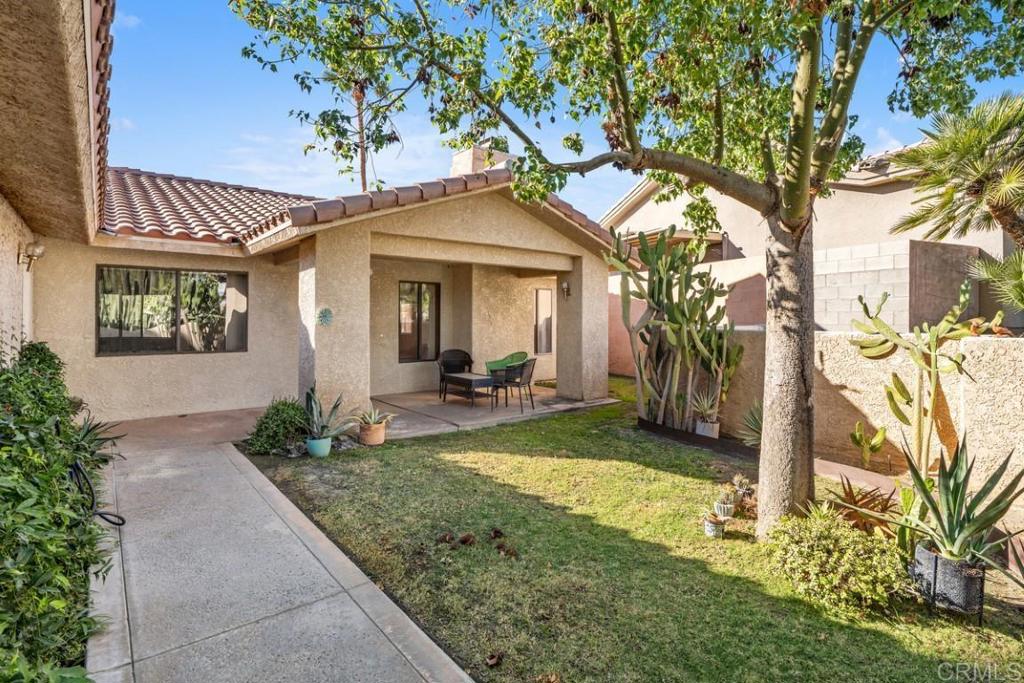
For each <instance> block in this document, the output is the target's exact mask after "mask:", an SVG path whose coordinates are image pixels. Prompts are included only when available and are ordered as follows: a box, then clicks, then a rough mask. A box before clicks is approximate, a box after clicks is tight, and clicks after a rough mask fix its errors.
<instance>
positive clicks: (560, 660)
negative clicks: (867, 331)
mask: <svg viewBox="0 0 1024 683" xmlns="http://www.w3.org/2000/svg"><path fill="white" fill-rule="evenodd" d="M613 390H614V391H618V392H619V393H620V394H627V393H628V390H629V387H628V384H626V383H625V382H624V381H620V380H616V379H614V378H613ZM626 398H628V397H626ZM634 424H635V417H634V415H633V413H632V412H631V406H630V404H629V402H628V400H627V402H625V403H624V404H621V405H615V406H609V407H604V408H599V409H594V410H590V411H587V412H579V413H569V414H563V415H559V416H555V417H550V418H545V419H541V420H536V421H529V422H521V423H516V424H512V425H509V426H503V427H496V428H492V429H487V430H481V431H472V432H462V433H456V434H448V435H443V436H437V437H428V438H422V439H415V440H410V441H405V442H398V443H392V444H388V445H385V446H383V447H380V448H376V449H373V450H370V449H354V450H351V451H347V452H345V453H342V454H337V455H334V456H332V457H331V458H330V459H328V460H326V461H313V460H309V459H304V460H297V461H291V460H281V459H273V458H253V460H254V462H256V463H257V465H259V466H260V467H261V468H262V469H263V470H264V471H265V472H266V473H267V474H268V476H270V477H271V478H272V479H273V480H274V481H275V482H276V483H277V485H278V486H279V487H280V488H281V489H282V490H283V491H284V492H285V493H286V494H287V495H288V496H289V497H291V498H292V499H293V500H294V501H296V503H297V504H298V505H299V506H300V507H302V508H303V509H304V510H305V511H306V512H307V513H308V514H309V515H310V516H311V517H312V518H313V519H314V520H315V521H316V522H317V523H318V524H319V525H320V526H321V527H322V528H323V529H324V530H325V531H326V533H327V534H328V535H329V536H330V537H331V538H332V539H334V540H335V542H336V543H338V545H339V546H340V547H342V548H343V549H344V550H345V551H346V552H348V553H349V554H350V555H351V556H352V557H353V558H354V559H355V560H356V561H357V562H358V563H359V564H360V565H361V566H362V567H363V568H364V570H365V571H367V573H368V574H369V575H370V576H371V577H372V578H373V579H374V580H375V581H376V582H377V583H378V584H380V585H381V586H382V587H383V588H384V589H385V590H387V591H388V593H389V594H391V595H392V596H393V597H394V598H395V600H396V601H397V602H398V603H399V604H400V605H402V607H403V608H404V609H405V610H406V611H407V612H408V613H409V614H411V615H412V616H413V617H414V618H415V619H416V620H417V621H418V622H419V623H420V624H421V625H422V626H423V628H424V629H425V630H426V631H427V632H428V633H429V634H430V635H431V636H432V637H433V638H435V639H436V640H437V641H438V642H439V643H440V644H441V645H442V646H443V647H444V648H445V649H446V650H447V651H448V652H449V653H450V654H451V655H452V656H453V657H454V658H455V659H456V661H458V662H459V663H460V664H461V665H462V666H463V667H464V668H465V669H466V670H467V671H468V672H469V673H470V675H472V676H473V677H474V678H476V679H477V680H480V681H527V682H530V681H561V682H562V683H569V682H576V681H796V680H799V681H834V680H838V679H844V680H855V681H900V682H903V681H935V680H937V677H938V671H939V669H938V667H939V664H940V663H942V662H960V661H965V662H978V663H982V664H993V665H998V666H1002V667H1007V666H1009V665H1010V664H1011V663H1019V662H1020V661H1024V643H1022V640H1021V638H1020V633H1021V631H1022V629H1024V614H1022V612H1021V611H1020V609H1019V608H1015V607H1013V606H1010V605H1008V604H1006V603H999V604H996V605H995V606H994V607H993V608H991V609H989V611H988V614H987V615H986V625H985V626H984V627H983V628H977V627H974V626H971V625H969V624H968V623H967V622H966V621H965V620H963V619H961V618H958V617H946V616H934V617H932V616H928V615H927V614H926V613H925V611H924V610H923V609H922V608H920V607H919V606H917V605H914V604H911V603H907V604H906V605H905V607H903V608H902V609H901V610H900V611H899V612H898V613H897V614H891V615H879V616H871V617H868V618H865V619H864V620H861V621H852V622H851V621H843V620H840V619H837V618H834V617H831V616H829V615H827V614H824V613H822V612H821V611H819V610H818V609H816V608H815V607H813V606H812V605H810V604H808V603H806V602H805V601H803V600H801V599H799V598H797V597H796V596H795V595H794V594H793V592H792V591H791V590H790V589H789V586H788V584H787V582H786V581H785V579H784V577H780V576H778V575H776V574H775V573H774V572H773V571H772V569H771V568H770V567H769V566H768V564H767V562H766V559H765V553H764V549H763V547H762V546H760V545H758V544H756V543H754V542H753V538H752V532H753V522H751V521H749V520H740V521H739V522H737V523H736V524H734V525H733V526H731V527H730V530H729V531H728V533H727V537H726V540H724V541H718V542H714V541H711V540H709V539H706V538H705V537H704V536H703V530H702V528H701V526H700V518H701V514H702V512H703V511H704V510H705V509H706V507H708V506H709V505H710V504H711V502H712V501H713V500H714V497H715V493H716V489H717V486H718V485H719V483H720V482H721V481H724V480H727V479H729V478H730V477H731V476H732V475H733V474H734V473H735V472H736V471H740V470H742V471H744V472H745V473H746V474H748V476H752V475H753V474H754V471H753V470H754V468H753V467H752V466H751V465H750V464H749V463H742V462H731V461H726V460H721V459H718V458H716V457H713V456H712V455H711V454H709V453H707V452H706V451H700V450H695V449H688V448H685V447H682V446H680V445H679V444H675V443H672V442H669V441H666V440H662V439H658V438H655V437H652V436H650V435H648V434H646V433H642V432H639V431H637V430H636V429H635V427H634ZM752 478H753V477H752ZM494 528H497V529H500V530H501V531H502V533H503V537H502V538H501V539H499V540H492V539H491V538H490V532H491V530H492V529H494ZM449 532H450V533H452V534H453V535H454V536H456V537H458V536H461V535H463V534H466V533H472V534H474V536H475V539H476V542H475V543H474V544H472V545H462V544H459V543H458V542H455V543H454V544H449V543H444V542H440V543H439V542H438V540H437V539H438V537H439V536H441V535H442V534H445V533H449ZM498 543H505V544H506V548H508V547H511V548H514V551H515V552H514V553H506V554H504V555H503V554H502V553H500V552H499V551H498V549H497V545H498ZM492 653H502V655H503V657H502V661H501V663H500V664H499V665H498V666H495V667H493V668H492V667H489V666H487V664H486V659H487V657H488V656H489V655H491V654H492Z"/></svg>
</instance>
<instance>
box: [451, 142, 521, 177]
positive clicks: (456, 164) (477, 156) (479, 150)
mask: <svg viewBox="0 0 1024 683" xmlns="http://www.w3.org/2000/svg"><path fill="white" fill-rule="evenodd" d="M513 158H514V157H513V156H512V155H511V154H509V153H508V152H501V151H498V150H496V149H494V148H492V147H491V141H490V140H485V141H483V142H481V143H480V144H479V145H473V146H472V147H470V148H469V149H464V150H462V151H461V152H456V153H455V154H453V155H452V168H451V175H453V176H454V175H462V174H464V173H479V172H480V171H483V170H484V169H487V168H494V167H495V166H500V165H501V164H502V163H504V162H506V161H508V160H509V159H513Z"/></svg>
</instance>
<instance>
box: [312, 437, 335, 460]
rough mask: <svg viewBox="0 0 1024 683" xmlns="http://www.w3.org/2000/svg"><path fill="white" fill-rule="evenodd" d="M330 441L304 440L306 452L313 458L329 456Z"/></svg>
mask: <svg viewBox="0 0 1024 683" xmlns="http://www.w3.org/2000/svg"><path fill="white" fill-rule="evenodd" d="M331 441H332V440H331V439H306V452H308V453H309V454H310V455H311V456H313V457H314V458H326V457H327V456H328V455H330V454H331Z"/></svg>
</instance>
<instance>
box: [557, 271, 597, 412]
mask: <svg viewBox="0 0 1024 683" xmlns="http://www.w3.org/2000/svg"><path fill="white" fill-rule="evenodd" d="M564 283H568V285H569V295H568V296H565V294H564V292H565V286H564ZM556 296H557V297H558V306H557V322H556V334H557V343H556V355H557V364H558V367H557V372H558V395H559V396H564V397H566V398H571V399H575V400H581V399H582V400H590V399H595V398H604V397H606V396H607V395H608V267H607V266H606V265H605V263H604V261H603V260H602V259H601V257H600V256H596V255H593V254H586V255H584V256H580V257H576V258H574V259H573V268H572V271H570V272H567V273H563V274H561V275H560V276H559V278H558V291H557V293H556Z"/></svg>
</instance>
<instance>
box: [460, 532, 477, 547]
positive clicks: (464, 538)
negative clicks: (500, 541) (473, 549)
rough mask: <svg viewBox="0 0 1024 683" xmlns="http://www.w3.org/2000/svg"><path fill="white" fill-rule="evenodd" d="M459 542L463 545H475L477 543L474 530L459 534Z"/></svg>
mask: <svg viewBox="0 0 1024 683" xmlns="http://www.w3.org/2000/svg"><path fill="white" fill-rule="evenodd" d="M459 543H461V544H462V545H473V544H474V543H476V536H474V535H473V533H472V532H469V531H467V532H466V533H464V534H462V535H461V536H459Z"/></svg>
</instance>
